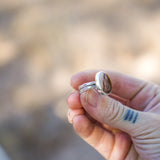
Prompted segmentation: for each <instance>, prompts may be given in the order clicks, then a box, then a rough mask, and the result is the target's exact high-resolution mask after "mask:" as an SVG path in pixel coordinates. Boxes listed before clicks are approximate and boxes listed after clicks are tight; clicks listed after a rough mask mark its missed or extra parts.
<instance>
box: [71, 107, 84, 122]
mask: <svg viewBox="0 0 160 160" xmlns="http://www.w3.org/2000/svg"><path fill="white" fill-rule="evenodd" d="M84 114H85V111H84V109H74V110H72V109H69V110H68V121H69V123H72V122H73V119H74V117H75V116H78V115H84Z"/></svg>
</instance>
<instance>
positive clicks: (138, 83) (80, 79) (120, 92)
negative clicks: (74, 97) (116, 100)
mask: <svg viewBox="0 0 160 160" xmlns="http://www.w3.org/2000/svg"><path fill="white" fill-rule="evenodd" d="M98 71H100V70H88V71H84V72H79V73H77V74H76V75H74V76H73V77H72V79H71V85H72V87H73V88H74V89H76V90H77V89H78V87H79V86H80V85H81V84H83V83H86V82H90V81H94V80H95V74H96V73H97V72H98ZM104 72H105V73H107V74H108V75H109V77H110V79H111V82H112V94H114V95H117V96H119V97H121V98H124V99H128V100H130V99H132V98H133V97H135V96H136V95H137V94H138V93H139V92H140V91H141V90H142V89H143V88H144V87H145V86H146V84H147V83H146V82H145V81H142V80H139V79H136V78H133V77H130V76H127V75H124V74H121V73H118V72H113V71H104Z"/></svg>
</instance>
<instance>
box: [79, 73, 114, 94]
mask: <svg viewBox="0 0 160 160" xmlns="http://www.w3.org/2000/svg"><path fill="white" fill-rule="evenodd" d="M90 89H96V90H97V91H98V92H99V93H101V94H102V95H109V94H110V93H111V91H112V83H111V80H110V78H109V76H108V75H107V74H106V73H104V72H98V73H97V74H96V75H95V81H92V82H88V83H84V84H82V85H81V86H79V93H80V94H82V93H83V92H86V91H88V90H90Z"/></svg>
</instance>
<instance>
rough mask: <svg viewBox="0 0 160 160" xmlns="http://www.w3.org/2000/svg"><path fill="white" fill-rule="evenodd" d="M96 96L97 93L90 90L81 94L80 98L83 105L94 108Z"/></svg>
mask: <svg viewBox="0 0 160 160" xmlns="http://www.w3.org/2000/svg"><path fill="white" fill-rule="evenodd" d="M98 96H99V94H98V93H97V91H96V90H93V89H92V90H89V91H87V92H85V93H83V94H82V96H81V100H82V101H83V104H84V105H85V106H86V105H89V106H90V107H96V106H97V101H98Z"/></svg>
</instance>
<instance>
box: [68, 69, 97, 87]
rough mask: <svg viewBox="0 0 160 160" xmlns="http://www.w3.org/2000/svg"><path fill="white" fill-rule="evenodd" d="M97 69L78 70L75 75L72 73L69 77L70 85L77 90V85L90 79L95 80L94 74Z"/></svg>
mask: <svg viewBox="0 0 160 160" xmlns="http://www.w3.org/2000/svg"><path fill="white" fill-rule="evenodd" d="M98 71H99V70H86V71H82V72H79V73H77V74H75V75H73V76H72V77H71V82H70V83H71V86H72V87H73V88H74V89H76V90H78V87H79V85H81V84H83V83H86V82H90V81H94V80H95V74H96V73H97V72H98Z"/></svg>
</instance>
